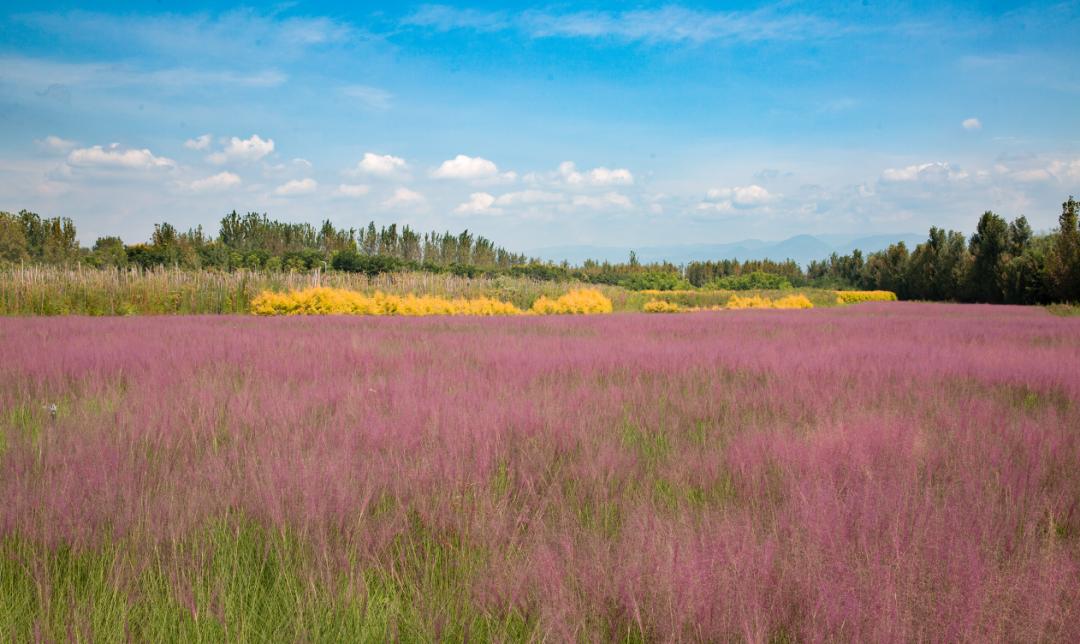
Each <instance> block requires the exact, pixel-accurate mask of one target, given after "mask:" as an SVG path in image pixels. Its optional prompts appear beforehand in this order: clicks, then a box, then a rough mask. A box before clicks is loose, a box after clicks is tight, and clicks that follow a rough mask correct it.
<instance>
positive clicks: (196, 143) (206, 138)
mask: <svg viewBox="0 0 1080 644" xmlns="http://www.w3.org/2000/svg"><path fill="white" fill-rule="evenodd" d="M211 139H212V137H211V136H210V135H209V134H204V135H202V136H197V137H195V138H194V139H188V140H187V141H184V147H185V148H187V149H189V150H205V149H207V148H209V147H210V141H211Z"/></svg>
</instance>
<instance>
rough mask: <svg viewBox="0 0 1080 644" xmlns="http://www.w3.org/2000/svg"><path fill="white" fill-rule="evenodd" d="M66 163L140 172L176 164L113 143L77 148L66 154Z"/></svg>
mask: <svg viewBox="0 0 1080 644" xmlns="http://www.w3.org/2000/svg"><path fill="white" fill-rule="evenodd" d="M67 160H68V163H69V164H71V165H73V166H81V167H101V168H124V169H131V170H142V169H147V168H174V167H176V162H175V161H173V160H172V159H168V158H166V157H159V156H154V154H153V153H152V152H150V150H147V149H145V148H143V149H141V150H136V149H132V148H122V147H120V144H118V143H113V144H112V145H110V146H109V147H107V148H103V147H101V146H100V145H95V146H93V147H90V148H79V149H77V150H72V151H71V153H70V154H68V159H67Z"/></svg>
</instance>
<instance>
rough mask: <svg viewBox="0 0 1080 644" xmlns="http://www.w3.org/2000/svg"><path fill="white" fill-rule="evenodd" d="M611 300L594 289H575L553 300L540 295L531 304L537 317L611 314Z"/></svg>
mask: <svg viewBox="0 0 1080 644" xmlns="http://www.w3.org/2000/svg"><path fill="white" fill-rule="evenodd" d="M612 309H613V307H612V306H611V300H609V299H608V298H607V297H605V296H604V294H603V293H601V292H600V291H597V290H596V289H591V288H589V289H576V290H573V291H570V292H569V293H567V294H566V295H560V296H559V297H557V298H555V299H551V298H549V297H546V296H543V295H541V296H540V298H539V299H537V300H536V301H535V302H533V305H532V312H533V313H536V314H538V315H553V314H562V313H575V314H589V313H611V311H612Z"/></svg>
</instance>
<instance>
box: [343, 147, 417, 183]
mask: <svg viewBox="0 0 1080 644" xmlns="http://www.w3.org/2000/svg"><path fill="white" fill-rule="evenodd" d="M408 167H409V166H408V164H406V163H405V159H402V158H401V157H395V156H393V155H390V154H375V153H374V152H365V153H364V158H363V159H361V160H360V163H358V164H356V169H355V170H352V171H351V172H350V174H373V175H375V176H379V177H389V176H393V175H395V174H397V173H398V172H402V171H404V170H406V169H408Z"/></svg>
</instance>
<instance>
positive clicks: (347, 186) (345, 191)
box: [337, 183, 371, 198]
mask: <svg viewBox="0 0 1080 644" xmlns="http://www.w3.org/2000/svg"><path fill="white" fill-rule="evenodd" d="M369 192H371V186H366V185H363V184H359V183H343V184H341V185H339V186H338V187H337V193H338V194H339V195H341V196H342V197H353V198H356V197H363V196H364V195H366V194H367V193H369Z"/></svg>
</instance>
